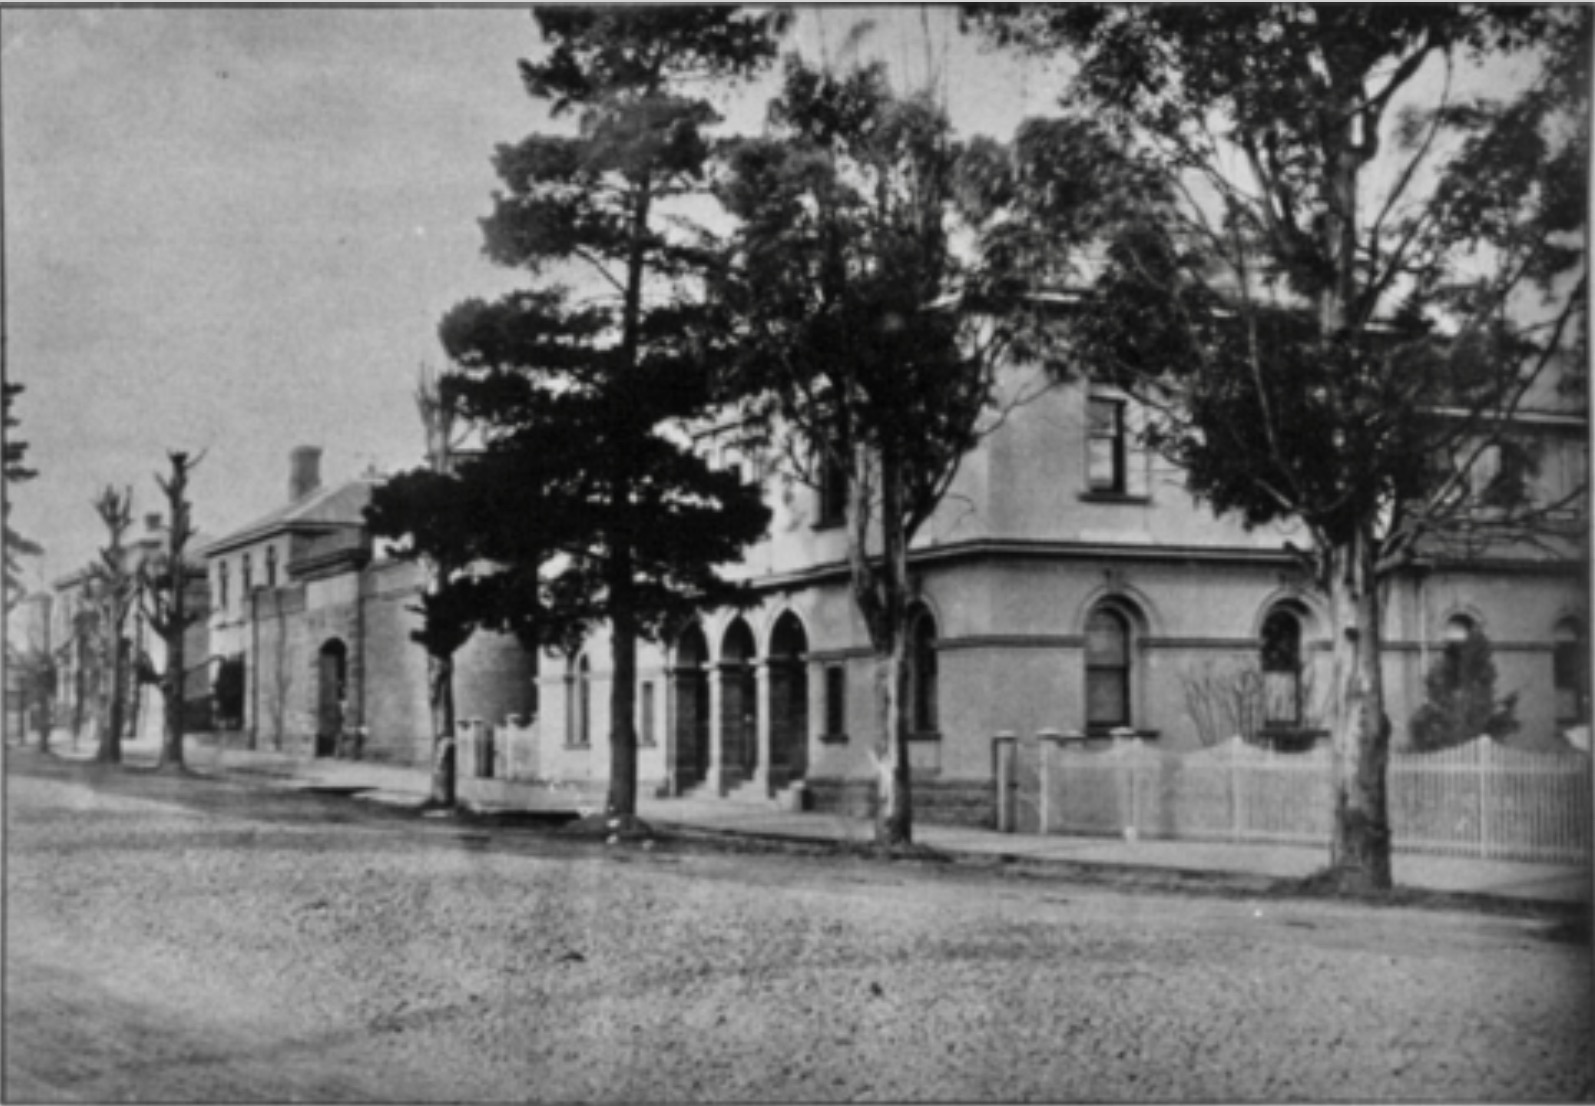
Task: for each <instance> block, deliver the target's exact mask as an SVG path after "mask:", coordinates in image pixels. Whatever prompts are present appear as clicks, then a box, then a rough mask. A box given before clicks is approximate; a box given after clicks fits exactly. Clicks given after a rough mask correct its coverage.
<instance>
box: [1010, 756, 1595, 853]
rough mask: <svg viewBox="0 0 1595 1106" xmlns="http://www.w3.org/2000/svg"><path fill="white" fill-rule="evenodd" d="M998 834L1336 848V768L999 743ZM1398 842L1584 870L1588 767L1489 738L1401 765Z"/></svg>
mask: <svg viewBox="0 0 1595 1106" xmlns="http://www.w3.org/2000/svg"><path fill="white" fill-rule="evenodd" d="M996 758H997V779H998V781H999V787H998V812H997V819H998V827H999V828H1000V829H1005V830H1008V831H1010V832H1020V833H1072V834H1088V835H1099V834H1112V835H1119V834H1124V833H1127V832H1128V833H1131V834H1132V835H1138V836H1142V837H1149V838H1154V837H1155V838H1171V839H1186V840H1207V841H1244V842H1251V841H1255V842H1287V843H1299V844H1314V845H1327V844H1328V842H1329V838H1330V832H1331V828H1332V822H1333V813H1332V812H1333V791H1332V787H1331V780H1332V776H1331V764H1330V754H1329V750H1328V749H1327V748H1326V747H1323V746H1320V747H1318V748H1315V749H1314V750H1312V751H1311V752H1306V753H1294V754H1292V753H1276V752H1270V751H1267V750H1264V749H1259V748H1256V747H1255V746H1251V745H1247V744H1245V743H1244V742H1242V741H1240V740H1239V739H1238V738H1237V739H1232V740H1231V741H1228V742H1225V743H1224V744H1222V745H1218V746H1214V747H1212V748H1207V749H1199V750H1194V751H1192V752H1187V753H1174V752H1166V751H1163V750H1160V749H1153V748H1149V747H1147V746H1146V745H1144V744H1143V743H1142V742H1139V741H1133V740H1130V741H1119V742H1115V743H1113V744H1112V745H1111V746H1109V747H1106V748H1102V749H1089V748H1085V747H1083V746H1082V745H1080V744H1075V743H1071V742H1067V741H1062V740H1057V739H1052V738H1043V739H1040V740H1035V741H1021V740H1016V739H1014V738H1012V737H1009V736H999V737H998V738H997V741H996ZM1387 779H1388V788H1389V802H1390V820H1391V832H1392V842H1393V845H1394V847H1395V848H1396V849H1397V850H1400V851H1409V852H1428V853H1446V854H1451V855H1456V856H1478V857H1491V858H1499V859H1511V860H1535V861H1566V862H1572V863H1581V862H1587V861H1588V859H1589V858H1590V855H1591V827H1592V812H1591V803H1590V792H1591V786H1590V783H1591V778H1590V759H1589V757H1588V756H1587V755H1585V754H1583V753H1580V752H1578V751H1576V750H1569V751H1567V752H1565V753H1538V752H1527V751H1524V750H1520V749H1511V748H1507V747H1504V746H1501V745H1498V744H1496V743H1495V742H1494V741H1492V740H1491V739H1489V738H1484V737H1481V738H1479V739H1477V740H1475V741H1472V742H1469V743H1468V744H1466V745H1461V746H1458V747H1456V748H1453V749H1446V750H1444V751H1441V752H1436V753H1393V754H1392V755H1391V757H1390V770H1389V775H1388V777H1387Z"/></svg>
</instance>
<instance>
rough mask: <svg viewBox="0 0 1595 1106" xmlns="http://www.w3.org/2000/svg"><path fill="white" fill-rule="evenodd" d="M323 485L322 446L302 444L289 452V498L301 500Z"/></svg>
mask: <svg viewBox="0 0 1595 1106" xmlns="http://www.w3.org/2000/svg"><path fill="white" fill-rule="evenodd" d="M319 487H321V447H320V446H313V445H302V446H300V447H298V448H297V449H295V450H294V451H293V452H291V453H289V454H288V498H289V499H290V500H294V501H297V500H300V499H303V498H304V497H305V496H307V495H309V494H310V493H311V492H313V491H315V490H316V489H317V488H319Z"/></svg>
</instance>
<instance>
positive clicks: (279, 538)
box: [203, 446, 535, 764]
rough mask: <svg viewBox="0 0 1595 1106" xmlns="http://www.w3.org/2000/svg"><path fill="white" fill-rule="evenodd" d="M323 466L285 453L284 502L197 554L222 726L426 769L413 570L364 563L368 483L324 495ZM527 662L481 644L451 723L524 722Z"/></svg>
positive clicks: (494, 642)
mask: <svg viewBox="0 0 1595 1106" xmlns="http://www.w3.org/2000/svg"><path fill="white" fill-rule="evenodd" d="M320 463H321V451H320V450H319V449H317V448H315V447H312V446H301V447H299V448H297V449H295V450H293V451H292V454H291V455H290V464H289V482H288V500H287V502H286V503H285V504H284V505H282V506H281V507H279V508H277V509H276V510H274V511H272V512H271V513H269V514H267V515H265V516H264V517H262V518H260V519H257V520H256V521H254V522H252V523H250V524H249V525H247V526H244V527H242V528H240V529H239V530H236V531H234V532H232V533H230V534H226V535H223V536H222V537H220V538H218V539H216V540H215V541H213V542H211V543H210V544H209V545H207V546H206V547H205V549H204V550H203V553H204V557H205V560H206V562H207V565H208V572H209V579H210V590H211V594H212V596H213V597H214V600H215V601H214V604H213V606H212V611H211V619H210V633H211V648H212V653H213V657H214V664H213V670H212V680H213V683H214V685H215V687H216V692H217V693H216V709H217V712H218V717H217V722H218V725H220V726H221V727H223V728H226V729H231V730H236V731H238V732H240V733H241V734H242V736H243V739H244V740H245V741H247V742H248V743H249V744H251V745H252V746H255V747H259V748H271V749H282V750H286V751H291V752H296V753H299V754H301V755H306V756H333V755H347V756H354V755H359V756H364V757H371V758H375V759H383V760H396V761H402V762H406V763H423V764H424V763H427V761H428V759H429V757H430V755H431V743H432V739H431V718H430V714H429V712H428V709H427V681H426V655H425V653H424V652H423V651H422V650H421V647H420V646H419V645H417V644H416V643H415V642H414V641H413V640H411V637H410V634H411V633H412V631H414V630H415V629H416V628H417V627H418V625H419V619H418V616H417V615H416V614H415V613H414V612H413V611H412V610H411V609H410V608H411V607H413V606H414V605H415V603H416V601H417V598H418V588H419V586H420V583H421V576H420V572H419V570H418V569H417V568H416V567H415V566H413V565H410V564H406V563H401V562H393V561H386V560H383V559H381V558H375V559H374V558H373V556H372V548H371V541H370V537H369V535H368V533H367V531H366V528H365V519H364V514H363V512H364V509H365V506H366V504H367V503H368V502H369V501H370V498H371V491H372V488H373V486H374V481H373V479H372V478H368V477H362V478H358V479H355V480H350V481H346V482H344V483H340V484H337V485H334V486H331V487H323V486H322V484H321V471H320ZM534 663H535V659H534V658H533V657H532V656H531V655H530V654H528V653H527V652H526V651H525V650H523V649H522V648H521V647H520V645H519V644H518V643H517V642H516V641H515V640H514V639H513V638H507V637H502V636H500V635H494V634H488V633H479V634H477V635H476V636H475V637H473V639H472V640H471V642H469V643H468V644H467V645H466V646H465V648H464V649H462V650H461V651H460V654H459V658H458V665H459V675H458V676H457V678H456V685H455V688H456V695H455V698H456V703H457V706H458V710H459V716H460V717H461V718H462V719H467V718H473V717H474V718H483V719H495V720H498V721H502V720H503V719H504V718H505V717H506V716H508V715H512V714H514V715H520V714H527V713H529V711H530V710H531V707H532V697H533V696H534V695H535V687H534V685H533V682H532V672H533V665H534Z"/></svg>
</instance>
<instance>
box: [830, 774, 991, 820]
mask: <svg viewBox="0 0 1595 1106" xmlns="http://www.w3.org/2000/svg"><path fill="white" fill-rule="evenodd" d="M913 786H914V791H913V797H914V820H915V821H916V822H924V823H927V824H929V825H936V826H969V827H972V828H975V829H991V828H993V827H995V826H996V824H997V804H996V795H995V792H994V791H993V789H992V785H991V784H990V783H988V782H985V781H982V780H915V781H914V785H913ZM806 788H807V791H808V793H809V807H808V809H810V810H813V811H816V812H818V813H822V814H845V815H848V816H851V817H855V818H868V817H871V816H873V815H874V813H875V782H874V781H873V780H838V779H811V780H809V781H808V782H807V784H806Z"/></svg>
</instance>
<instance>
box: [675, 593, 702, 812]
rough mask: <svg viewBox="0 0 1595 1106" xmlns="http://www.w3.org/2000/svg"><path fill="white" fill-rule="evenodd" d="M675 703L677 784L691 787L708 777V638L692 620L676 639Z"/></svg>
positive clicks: (679, 786) (680, 786)
mask: <svg viewBox="0 0 1595 1106" xmlns="http://www.w3.org/2000/svg"><path fill="white" fill-rule="evenodd" d="M671 679H672V681H673V687H672V695H673V701H674V704H675V722H674V726H675V730H674V732H675V758H676V786H677V788H678V789H684V788H688V787H692V786H694V785H696V784H699V783H702V782H703V781H704V780H706V779H708V777H709V641H708V639H707V638H705V637H704V636H703V628H702V627H701V626H699V625H698V624H697V623H693V624H692V625H690V626H688V627H687V628H686V629H685V630H683V631H682V632H681V636H680V637H679V638H677V639H676V664H675V668H674V669H673V671H672V674H671Z"/></svg>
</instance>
